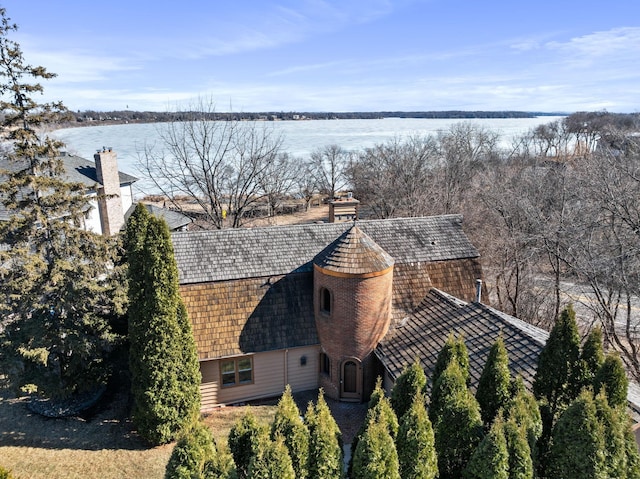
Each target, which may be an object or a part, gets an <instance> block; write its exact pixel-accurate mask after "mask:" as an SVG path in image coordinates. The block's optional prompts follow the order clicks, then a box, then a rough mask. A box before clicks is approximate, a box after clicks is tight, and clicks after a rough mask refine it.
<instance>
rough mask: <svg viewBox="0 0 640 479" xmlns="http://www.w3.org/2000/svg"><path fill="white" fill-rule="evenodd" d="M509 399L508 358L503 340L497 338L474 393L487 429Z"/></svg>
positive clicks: (500, 337)
mask: <svg viewBox="0 0 640 479" xmlns="http://www.w3.org/2000/svg"><path fill="white" fill-rule="evenodd" d="M510 397H511V373H510V372H509V357H508V355H507V348H505V346H504V340H503V339H502V336H499V337H498V339H497V340H496V342H495V343H494V344H493V346H492V347H491V350H490V351H489V356H488V358H487V362H486V363H485V365H484V368H483V370H482V374H481V375H480V381H479V382H478V390H477V391H476V399H477V400H478V404H479V405H480V413H481V414H482V421H483V422H484V423H485V425H486V426H487V427H488V426H489V425H491V423H492V422H493V419H494V418H495V417H496V415H497V414H498V411H499V410H500V409H502V408H504V407H505V406H506V405H507V403H508V402H509V399H510Z"/></svg>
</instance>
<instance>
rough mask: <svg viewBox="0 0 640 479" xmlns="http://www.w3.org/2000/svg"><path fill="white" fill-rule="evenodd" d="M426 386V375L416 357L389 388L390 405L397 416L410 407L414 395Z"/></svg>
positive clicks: (422, 390)
mask: <svg viewBox="0 0 640 479" xmlns="http://www.w3.org/2000/svg"><path fill="white" fill-rule="evenodd" d="M426 386H427V376H426V375H425V373H424V369H422V366H421V365H420V361H419V360H418V359H417V358H416V360H415V361H414V362H413V364H412V365H411V366H409V367H406V368H405V369H404V371H402V374H400V376H398V379H396V382H395V384H394V385H393V389H392V390H391V406H392V407H393V410H394V411H395V413H396V415H397V416H398V417H399V418H400V417H402V416H403V415H404V414H405V413H406V412H407V411H408V410H409V408H411V404H412V403H413V399H414V397H415V396H417V395H418V394H421V393H423V392H424V390H425V388H426Z"/></svg>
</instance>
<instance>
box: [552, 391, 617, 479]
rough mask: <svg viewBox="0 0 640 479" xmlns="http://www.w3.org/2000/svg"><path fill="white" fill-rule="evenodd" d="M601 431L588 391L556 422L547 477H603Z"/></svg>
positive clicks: (603, 454) (572, 478) (603, 447)
mask: <svg viewBox="0 0 640 479" xmlns="http://www.w3.org/2000/svg"><path fill="white" fill-rule="evenodd" d="M604 438H605V433H604V427H603V426H602V424H601V423H600V421H598V418H597V413H596V405H595V403H594V400H593V399H592V397H591V392H590V391H584V392H583V393H582V394H580V396H579V397H578V398H577V399H576V400H575V401H574V402H573V403H571V405H570V406H569V407H568V408H567V409H566V410H565V411H564V412H563V413H562V415H561V416H560V417H559V418H558V422H557V424H556V425H555V427H554V428H553V434H552V442H551V448H550V450H549V457H548V462H547V468H546V474H547V476H548V477H558V478H561V477H562V478H571V479H592V478H599V477H604V475H605V471H606V467H605V445H604Z"/></svg>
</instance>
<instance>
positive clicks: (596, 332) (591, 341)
mask: <svg viewBox="0 0 640 479" xmlns="http://www.w3.org/2000/svg"><path fill="white" fill-rule="evenodd" d="M602 363H604V349H603V347H602V330H601V329H600V328H593V329H592V330H591V331H589V335H588V336H587V339H586V340H585V342H584V345H583V346H582V351H580V368H579V369H578V370H576V374H575V379H574V381H575V384H576V388H577V389H579V390H581V389H582V388H584V387H589V386H593V381H594V379H595V377H596V374H597V373H598V370H599V369H600V367H602Z"/></svg>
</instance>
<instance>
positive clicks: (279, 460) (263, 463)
mask: <svg viewBox="0 0 640 479" xmlns="http://www.w3.org/2000/svg"><path fill="white" fill-rule="evenodd" d="M247 477H248V478H249V479H295V478H296V477H298V476H296V474H295V472H294V470H293V465H292V464H291V458H290V457H289V454H288V452H287V446H285V444H284V439H283V438H282V436H278V437H277V438H276V439H275V441H270V440H266V441H262V442H260V443H259V445H258V450H257V453H256V454H255V455H254V456H253V457H252V458H251V463H250V464H249V471H248V475H247Z"/></svg>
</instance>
